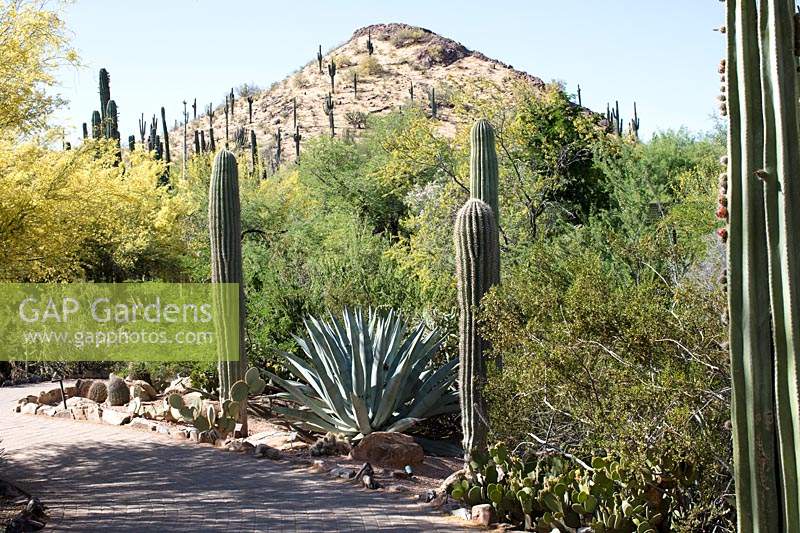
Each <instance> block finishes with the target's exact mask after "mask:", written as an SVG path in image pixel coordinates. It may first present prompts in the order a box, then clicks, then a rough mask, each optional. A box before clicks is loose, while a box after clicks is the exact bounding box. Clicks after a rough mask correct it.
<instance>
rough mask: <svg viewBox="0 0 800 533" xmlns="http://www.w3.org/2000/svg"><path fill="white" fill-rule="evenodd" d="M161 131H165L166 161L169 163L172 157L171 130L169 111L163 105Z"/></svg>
mask: <svg viewBox="0 0 800 533" xmlns="http://www.w3.org/2000/svg"><path fill="white" fill-rule="evenodd" d="M161 131H162V132H163V133H164V161H166V162H167V164H168V165H169V164H170V163H172V158H171V157H170V156H169V131H168V130H167V112H166V111H165V110H164V106H161Z"/></svg>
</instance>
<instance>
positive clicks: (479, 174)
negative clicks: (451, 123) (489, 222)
mask: <svg viewBox="0 0 800 533" xmlns="http://www.w3.org/2000/svg"><path fill="white" fill-rule="evenodd" d="M469 179H470V187H469V190H470V196H471V197H472V198H477V199H479V200H483V201H484V202H486V203H487V204H489V207H491V208H492V213H494V220H495V224H496V226H497V227H498V228H499V227H500V208H499V204H498V180H499V171H498V167H497V151H496V149H495V137H494V129H493V128H492V125H491V124H490V123H489V121H488V120H486V119H480V120H478V121H477V122H475V124H474V125H473V126H472V130H470V154H469Z"/></svg>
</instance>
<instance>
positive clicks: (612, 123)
mask: <svg viewBox="0 0 800 533" xmlns="http://www.w3.org/2000/svg"><path fill="white" fill-rule="evenodd" d="M606 122H607V124H608V128H609V130H610V131H611V133H614V134H616V135H618V136H622V124H623V122H622V117H620V116H619V100H617V101H616V102H615V103H614V107H613V108H612V107H611V106H610V105H608V104H606Z"/></svg>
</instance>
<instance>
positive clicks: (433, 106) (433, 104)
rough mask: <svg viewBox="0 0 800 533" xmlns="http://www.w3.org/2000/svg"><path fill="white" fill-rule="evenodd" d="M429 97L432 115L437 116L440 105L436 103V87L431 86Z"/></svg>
mask: <svg viewBox="0 0 800 533" xmlns="http://www.w3.org/2000/svg"><path fill="white" fill-rule="evenodd" d="M429 97H430V101H431V117H433V118H436V113H437V112H438V111H439V106H438V104H437V103H436V88H434V87H431V92H430V95H429Z"/></svg>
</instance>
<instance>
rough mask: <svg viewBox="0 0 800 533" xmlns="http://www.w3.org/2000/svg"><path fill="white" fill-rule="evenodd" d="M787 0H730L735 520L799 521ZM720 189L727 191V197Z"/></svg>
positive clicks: (782, 527) (728, 200)
mask: <svg viewBox="0 0 800 533" xmlns="http://www.w3.org/2000/svg"><path fill="white" fill-rule="evenodd" d="M795 31H796V30H795V21H794V2H793V0H727V23H726V34H727V39H728V52H727V59H726V60H725V61H724V62H723V64H722V65H721V68H720V73H721V74H722V75H723V80H724V81H725V88H726V89H727V90H726V91H725V93H726V94H723V95H722V97H721V100H722V103H723V105H722V108H723V113H725V112H727V114H728V115H729V130H728V157H727V164H728V171H727V175H723V177H722V179H721V180H720V181H721V184H720V185H721V189H722V190H721V193H723V195H722V196H721V198H720V202H721V204H722V206H721V207H720V210H719V211H718V216H720V218H723V219H724V218H727V219H728V222H729V224H728V228H727V229H723V230H721V231H720V234H721V236H722V237H723V239H727V242H728V273H727V290H728V306H729V315H730V319H729V326H730V351H731V378H732V404H733V405H732V409H731V410H732V419H733V442H734V446H733V450H734V467H735V472H734V475H735V481H736V492H737V495H736V506H737V514H738V520H739V527H738V530H739V531H741V532H743V533H749V532H758V533H762V532H783V533H788V532H794V531H800V476H799V475H798V466H799V465H800V394H799V393H798V382H799V381H800V375H799V373H800V370H799V368H798V367H799V362H798V355H799V353H800V325H799V324H798V312H799V311H800V294H798V283H797V282H798V280H800V268H798V266H799V263H800V245H798V243H800V182H799V181H798V180H800V152H798V149H797V147H798V145H800V139H799V138H798V137H799V135H798V127H800V117H799V116H798V108H797V99H798V96H799V95H798V90H797V85H796V84H797V82H798V73H797V70H796V51H795V39H796V36H795ZM726 195H727V196H726Z"/></svg>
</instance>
